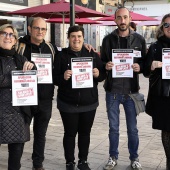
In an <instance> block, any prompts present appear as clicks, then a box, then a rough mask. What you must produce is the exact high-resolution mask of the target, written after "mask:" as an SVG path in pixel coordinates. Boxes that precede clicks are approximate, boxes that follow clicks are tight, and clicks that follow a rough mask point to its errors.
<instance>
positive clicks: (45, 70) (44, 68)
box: [31, 53, 52, 84]
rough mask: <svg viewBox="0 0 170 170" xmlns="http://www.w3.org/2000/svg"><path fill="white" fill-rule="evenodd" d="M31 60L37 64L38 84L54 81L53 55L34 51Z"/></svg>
mask: <svg viewBox="0 0 170 170" xmlns="http://www.w3.org/2000/svg"><path fill="white" fill-rule="evenodd" d="M31 61H34V63H35V65H36V66H37V76H38V84H51V83H52V55H51V54H39V53H32V54H31Z"/></svg>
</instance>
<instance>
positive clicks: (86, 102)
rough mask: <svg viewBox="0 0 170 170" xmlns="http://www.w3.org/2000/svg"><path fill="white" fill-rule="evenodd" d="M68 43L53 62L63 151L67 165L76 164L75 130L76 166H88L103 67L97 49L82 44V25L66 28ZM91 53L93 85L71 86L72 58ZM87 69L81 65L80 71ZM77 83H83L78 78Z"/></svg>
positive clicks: (85, 167)
mask: <svg viewBox="0 0 170 170" xmlns="http://www.w3.org/2000/svg"><path fill="white" fill-rule="evenodd" d="M68 40H69V47H68V48H65V49H63V50H62V52H61V53H60V54H59V55H58V56H57V57H56V60H55V62H54V74H53V75H54V84H55V85H57V86H58V95H57V108H58V109H59V111H60V114H61V117H62V121H63V125H64V130H65V133H64V139H63V145H64V151H65V159H66V169H67V170H73V169H74V167H75V162H74V160H75V157H74V150H75V138H76V134H77V133H78V148H79V154H78V157H79V162H78V166H77V169H79V170H83V169H86V170H90V168H89V166H88V163H87V157H88V149H89V144H90V131H91V127H92V125H93V121H94V117H95V113H96V108H97V106H98V105H99V103H98V89H97V85H98V82H101V81H103V80H104V79H105V74H106V73H105V70H104V67H103V64H102V62H101V60H100V58H99V56H98V54H97V53H95V52H93V51H91V52H89V51H88V50H87V49H85V47H84V46H83V43H84V29H83V27H80V26H72V27H70V28H69V30H68ZM82 57H86V58H88V59H90V57H92V58H91V59H92V62H93V66H92V67H93V68H92V72H93V73H92V74H93V77H91V78H92V83H93V86H92V87H84V88H72V83H73V82H72V76H73V75H72V74H73V73H74V71H75V70H74V69H73V70H72V69H71V64H72V63H71V58H72V59H81V58H82ZM83 71H85V73H86V69H81V68H80V72H82V74H83ZM79 83H82V82H81V81H80V82H79Z"/></svg>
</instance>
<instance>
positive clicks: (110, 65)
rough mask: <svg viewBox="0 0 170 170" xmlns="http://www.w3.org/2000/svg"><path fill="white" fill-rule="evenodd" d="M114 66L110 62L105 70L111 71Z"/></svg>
mask: <svg viewBox="0 0 170 170" xmlns="http://www.w3.org/2000/svg"><path fill="white" fill-rule="evenodd" d="M113 66H114V64H113V63H112V62H111V61H109V62H108V63H106V66H105V69H106V70H111V69H112V67H113Z"/></svg>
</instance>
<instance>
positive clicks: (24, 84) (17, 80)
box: [12, 70, 38, 106]
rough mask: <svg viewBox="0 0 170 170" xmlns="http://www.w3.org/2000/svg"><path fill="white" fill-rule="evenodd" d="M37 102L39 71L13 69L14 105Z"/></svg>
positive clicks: (26, 104)
mask: <svg viewBox="0 0 170 170" xmlns="http://www.w3.org/2000/svg"><path fill="white" fill-rule="evenodd" d="M37 104H38V96H37V71H36V70H29V71H25V72H23V71H22V70H16V71H12V106H28V105H37Z"/></svg>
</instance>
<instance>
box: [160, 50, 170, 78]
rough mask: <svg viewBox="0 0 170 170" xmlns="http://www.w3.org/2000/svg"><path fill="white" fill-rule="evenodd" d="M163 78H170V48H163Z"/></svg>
mask: <svg viewBox="0 0 170 170" xmlns="http://www.w3.org/2000/svg"><path fill="white" fill-rule="evenodd" d="M162 79H170V48H163V49H162Z"/></svg>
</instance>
